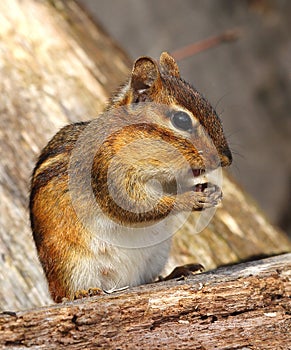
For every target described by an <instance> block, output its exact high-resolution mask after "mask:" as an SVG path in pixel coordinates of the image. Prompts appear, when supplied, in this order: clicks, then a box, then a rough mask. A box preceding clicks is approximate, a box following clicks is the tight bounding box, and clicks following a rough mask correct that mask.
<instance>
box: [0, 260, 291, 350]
mask: <svg viewBox="0 0 291 350" xmlns="http://www.w3.org/2000/svg"><path fill="white" fill-rule="evenodd" d="M290 271H291V254H286V255H281V256H277V257H272V258H269V259H265V260H260V261H255V262H248V263H244V264H240V265H234V266H230V267H223V268H219V269H218V270H216V271H213V272H212V271H209V272H206V273H203V274H200V275H196V276H192V277H189V278H188V279H186V280H182V281H169V282H160V283H156V284H151V285H145V286H140V287H137V288H132V289H130V290H128V291H125V292H118V293H114V294H112V295H104V296H96V297H92V298H86V299H82V300H79V301H75V302H69V303H65V304H62V305H60V304H59V305H53V306H51V307H45V308H40V309H34V310H31V311H20V312H17V313H13V312H10V313H6V314H2V315H1V316H0V331H1V338H0V347H2V348H3V349H4V348H5V349H7V348H13V349H23V348H37V349H65V348H69V349H72V350H73V349H97V348H98V349H99V348H102V349H164V348H167V349H191V350H195V349H221V350H222V349H264V350H268V349H270V350H271V349H272V350H274V349H286V350H287V349H290V344H291V303H290V298H291V272H290Z"/></svg>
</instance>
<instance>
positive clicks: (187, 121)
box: [171, 111, 193, 131]
mask: <svg viewBox="0 0 291 350" xmlns="http://www.w3.org/2000/svg"><path fill="white" fill-rule="evenodd" d="M171 122H172V124H173V125H174V126H175V127H176V128H177V129H180V130H184V131H191V130H192V128H193V125H192V120H191V118H190V116H189V115H188V114H187V113H185V112H182V111H179V112H174V113H173V114H172V115H171Z"/></svg>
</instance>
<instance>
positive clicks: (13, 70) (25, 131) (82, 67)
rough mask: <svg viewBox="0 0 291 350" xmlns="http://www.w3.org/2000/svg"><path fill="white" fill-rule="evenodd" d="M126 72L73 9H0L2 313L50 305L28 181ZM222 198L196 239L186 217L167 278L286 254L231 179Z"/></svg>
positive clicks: (55, 4) (62, 5)
mask: <svg viewBox="0 0 291 350" xmlns="http://www.w3.org/2000/svg"><path fill="white" fill-rule="evenodd" d="M129 66H130V61H129V59H128V58H127V56H126V55H125V54H124V53H123V51H122V50H121V49H120V48H119V47H118V46H117V45H116V44H115V43H114V42H113V41H112V40H111V39H110V38H109V37H108V36H107V35H106V34H105V33H104V32H103V31H102V29H101V28H99V27H98V26H96V25H95V24H94V23H93V22H92V21H91V19H90V18H89V17H88V16H87V15H86V14H85V13H84V12H83V11H82V9H81V8H80V7H79V6H78V5H77V4H76V3H75V2H74V1H70V0H68V1H61V0H50V1H49V0H42V1H36V0H22V1H17V0H2V1H1V2H0V70H1V79H0V89H1V95H0V106H1V109H0V143H1V164H0V196H1V201H0V211H1V217H0V260H1V264H0V309H12V310H16V309H23V308H31V307H34V306H40V305H45V304H48V303H51V300H50V298H49V295H48V292H47V288H46V283H45V279H44V277H43V273H42V270H41V267H40V265H39V262H38V260H37V255H36V250H35V247H34V243H33V240H32V236H31V231H30V228H29V219H28V210H27V207H28V193H29V178H30V174H31V172H32V169H33V167H34V163H35V161H36V158H37V156H38V154H39V152H40V150H41V149H42V147H44V146H45V144H46V143H47V141H48V140H49V139H50V138H51V137H52V136H53V135H54V134H55V132H56V131H57V130H58V129H59V128H60V127H62V126H63V125H65V124H67V123H70V122H76V121H82V120H88V119H90V118H94V117H97V115H98V113H99V112H100V111H101V110H102V108H103V107H104V105H105V102H106V99H107V98H108V95H109V93H111V92H112V90H113V89H115V88H116V87H117V85H118V84H119V83H120V82H122V81H123V80H124V79H125V77H126V76H127V74H128V72H129ZM223 191H224V201H223V205H222V207H221V208H220V209H218V210H217V212H216V215H215V217H214V219H213V220H212V221H211V223H210V224H209V225H208V227H207V228H206V229H205V230H204V231H203V232H202V233H200V234H194V233H193V227H194V226H195V224H196V219H197V218H196V214H191V215H190V217H189V219H188V221H187V222H186V223H185V225H184V226H183V227H182V228H181V229H180V230H179V232H178V233H177V234H176V235H175V236H174V240H173V249H172V253H171V257H170V259H169V264H168V267H167V270H170V269H172V268H173V267H174V266H175V265H181V264H186V263H195V262H198V263H201V264H203V265H204V266H205V268H206V269H211V268H215V267H217V266H220V265H223V264H229V263H232V262H237V261H240V260H245V259H249V258H251V257H252V256H258V255H272V254H277V253H282V252H288V251H291V244H290V241H288V239H287V237H286V235H285V234H284V233H282V232H281V231H280V230H278V229H276V228H274V227H273V226H272V225H271V224H270V223H269V222H268V220H267V219H266V218H265V217H264V215H263V214H262V213H261V212H260V210H259V209H258V208H257V206H256V205H255V203H254V202H253V200H252V199H251V198H249V196H248V195H246V194H245V193H244V192H243V191H242V189H241V188H240V187H239V186H238V185H237V184H236V183H235V182H234V181H233V179H231V177H229V176H228V175H227V174H225V176H224V188H223ZM55 310H59V309H58V308H56V309H55ZM36 312H37V311H36Z"/></svg>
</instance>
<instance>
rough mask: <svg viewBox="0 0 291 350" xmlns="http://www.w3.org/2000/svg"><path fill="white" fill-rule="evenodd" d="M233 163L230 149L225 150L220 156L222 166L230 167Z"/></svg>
mask: <svg viewBox="0 0 291 350" xmlns="http://www.w3.org/2000/svg"><path fill="white" fill-rule="evenodd" d="M231 163H232V154H231V151H230V149H229V148H228V147H226V148H224V149H223V150H222V152H221V154H220V165H221V166H222V167H224V166H229V165H230V164H231Z"/></svg>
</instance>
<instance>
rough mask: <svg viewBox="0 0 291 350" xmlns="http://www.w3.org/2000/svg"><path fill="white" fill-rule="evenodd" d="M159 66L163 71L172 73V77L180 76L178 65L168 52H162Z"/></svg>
mask: <svg viewBox="0 0 291 350" xmlns="http://www.w3.org/2000/svg"><path fill="white" fill-rule="evenodd" d="M160 66H161V69H162V71H163V72H164V73H166V74H168V75H172V76H174V77H177V78H179V77H180V71H179V67H178V65H177V63H176V61H175V59H174V57H172V56H171V55H169V54H168V52H163V53H162V54H161V57H160Z"/></svg>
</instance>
